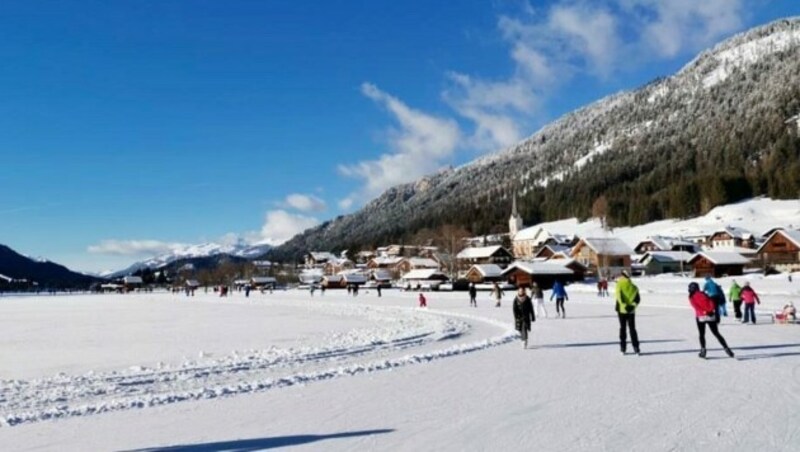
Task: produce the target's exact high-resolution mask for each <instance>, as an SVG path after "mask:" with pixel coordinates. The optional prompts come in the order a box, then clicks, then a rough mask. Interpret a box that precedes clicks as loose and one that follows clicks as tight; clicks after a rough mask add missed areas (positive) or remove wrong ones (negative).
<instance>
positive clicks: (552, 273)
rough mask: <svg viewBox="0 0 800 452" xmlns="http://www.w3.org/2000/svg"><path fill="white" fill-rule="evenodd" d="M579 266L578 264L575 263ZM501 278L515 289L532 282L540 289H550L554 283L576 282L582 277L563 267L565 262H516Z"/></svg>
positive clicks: (528, 285) (529, 284) (527, 285)
mask: <svg viewBox="0 0 800 452" xmlns="http://www.w3.org/2000/svg"><path fill="white" fill-rule="evenodd" d="M577 264H578V265H580V263H577ZM503 277H504V278H505V279H506V280H507V281H508V282H510V283H511V284H513V285H515V286H517V287H530V286H531V284H532V283H533V282H536V284H537V285H538V286H539V287H541V288H542V289H550V288H552V287H553V284H555V282H556V281H561V282H562V283H567V282H572V281H576V280H578V279H579V278H582V276H579V275H578V274H576V272H575V270H573V269H572V268H569V267H568V266H567V265H565V262H549V261H548V262H523V261H517V262H514V263H513V264H511V265H509V266H508V268H506V269H505V270H504V271H503Z"/></svg>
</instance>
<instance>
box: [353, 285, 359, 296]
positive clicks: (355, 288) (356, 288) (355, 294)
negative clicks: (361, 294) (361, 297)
mask: <svg viewBox="0 0 800 452" xmlns="http://www.w3.org/2000/svg"><path fill="white" fill-rule="evenodd" d="M353 296H354V297H357V296H358V284H353Z"/></svg>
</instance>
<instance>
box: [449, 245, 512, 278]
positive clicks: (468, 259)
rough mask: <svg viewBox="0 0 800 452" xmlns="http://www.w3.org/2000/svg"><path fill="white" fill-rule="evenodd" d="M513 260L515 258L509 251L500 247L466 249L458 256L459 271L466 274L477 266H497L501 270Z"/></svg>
mask: <svg viewBox="0 0 800 452" xmlns="http://www.w3.org/2000/svg"><path fill="white" fill-rule="evenodd" d="M513 260H514V256H512V255H511V253H510V252H509V251H508V250H507V249H505V248H503V247H502V246H499V245H496V246H482V247H477V248H464V249H463V250H461V252H460V253H458V255H456V261H457V263H458V269H459V270H461V271H464V272H466V271H467V270H469V269H470V267H472V266H473V265H476V264H478V265H482V264H495V265H498V266H500V267H501V268H505V267H507V266H508V265H509V264H510V263H511V262H512V261H513Z"/></svg>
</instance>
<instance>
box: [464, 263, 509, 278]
mask: <svg viewBox="0 0 800 452" xmlns="http://www.w3.org/2000/svg"><path fill="white" fill-rule="evenodd" d="M473 268H474V269H475V270H477V271H478V272H479V273H480V274H481V275H482V276H483V277H484V278H498V277H500V276H503V269H502V268H500V266H499V265H496V264H477V265H473V266H472V267H471V268H470V269H469V271H472V269H473Z"/></svg>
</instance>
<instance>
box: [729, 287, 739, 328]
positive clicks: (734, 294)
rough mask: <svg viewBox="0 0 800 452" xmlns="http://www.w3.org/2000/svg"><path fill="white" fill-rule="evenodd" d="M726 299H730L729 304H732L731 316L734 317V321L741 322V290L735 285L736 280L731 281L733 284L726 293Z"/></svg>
mask: <svg viewBox="0 0 800 452" xmlns="http://www.w3.org/2000/svg"><path fill="white" fill-rule="evenodd" d="M728 298H730V300H731V303H733V315H734V316H736V320H740V321H741V320H742V288H741V287H740V286H739V284H737V283H736V280H735V279H734V280H733V284H732V285H731V289H730V290H729V291H728Z"/></svg>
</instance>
